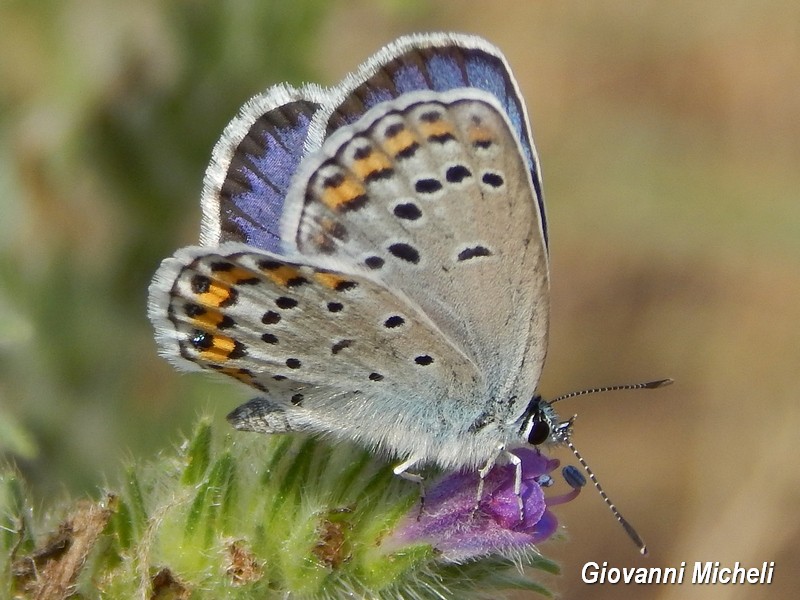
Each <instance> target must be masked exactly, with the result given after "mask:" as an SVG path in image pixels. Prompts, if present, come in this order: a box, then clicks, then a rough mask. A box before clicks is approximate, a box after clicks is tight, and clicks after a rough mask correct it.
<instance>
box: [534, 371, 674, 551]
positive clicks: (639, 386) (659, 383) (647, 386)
mask: <svg viewBox="0 0 800 600" xmlns="http://www.w3.org/2000/svg"><path fill="white" fill-rule="evenodd" d="M672 382H673V380H672V379H658V380H656V381H646V382H644V383H628V384H623V385H610V386H607V387H598V388H591V389H588V390H581V391H580V392H570V393H569V394H564V395H563V396H559V397H558V398H555V399H554V400H550V401H549V402H548V404H555V403H556V402H560V401H561V400H567V399H568V398H575V397H576V396H586V395H587V394H600V393H602V392H616V391H619V390H654V389H657V388H661V387H664V386H667V385H670V384H671V383H672ZM574 419H575V417H572V419H570V420H569V421H567V422H565V423H564V424H563V425H562V429H563V432H564V434H565V435H564V436H563V437H562V440H563V442H564V443H565V444H566V445H567V447H568V448H569V449H570V450H571V451H572V454H574V455H575V458H577V459H578V462H579V463H581V466H582V467H583V470H584V471H586V474H587V475H589V479H591V480H592V484H593V485H594V487H595V489H596V490H597V492H598V493H599V494H600V497H601V498H602V499H603V502H605V503H606V505H607V506H608V508H609V509H610V510H611V513H612V514H613V515H614V518H615V519H616V520H617V522H618V523H619V524H620V525H622V528H623V529H624V530H625V533H627V534H628V537H629V538H631V540H632V541H633V543H634V544H636V547H637V548H639V552H640V553H641V554H642V555H643V556H644V555H647V545H646V544H645V543H644V540H643V539H642V538H641V536H640V535H639V534H638V533H636V530H635V529H634V528H633V525H631V524H630V523H628V521H627V519H625V517H623V516H622V513H620V512H619V509H618V508H617V507H616V505H615V504H614V503H613V502H611V498H609V497H608V494H606V492H605V490H604V489H603V486H601V485H600V482H599V481H598V480H597V477H595V475H594V472H593V471H592V469H591V468H590V467H589V465H588V464H587V463H586V461H585V460H584V459H583V456H581V454H580V452H578V449H577V448H575V445H574V444H573V443H572V440H571V439H570V438H569V431H570V430H571V428H572V422H573V421H574ZM574 483H576V484H577V483H578V482H577V481H576V482H574ZM571 485H572V484H571ZM573 487H574V486H573Z"/></svg>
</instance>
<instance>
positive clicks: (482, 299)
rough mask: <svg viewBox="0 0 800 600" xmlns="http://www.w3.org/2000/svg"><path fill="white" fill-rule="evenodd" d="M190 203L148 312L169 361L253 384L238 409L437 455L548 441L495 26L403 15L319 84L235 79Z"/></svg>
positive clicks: (542, 316)
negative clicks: (352, 67) (235, 99)
mask: <svg viewBox="0 0 800 600" xmlns="http://www.w3.org/2000/svg"><path fill="white" fill-rule="evenodd" d="M203 209H204V220H203V231H202V235H201V241H202V242H203V245H202V246H195V247H188V248H184V249H182V250H179V251H178V252H176V253H175V255H174V256H173V257H171V258H168V259H166V260H165V261H164V262H163V263H162V265H161V267H160V268H159V270H158V272H157V273H156V276H155V278H154V280H153V284H152V285H151V288H150V302H149V315H150V318H151V320H152V321H153V323H154V326H155V329H156V336H157V340H158V343H159V346H160V349H161V353H162V354H163V355H164V356H166V357H167V358H168V359H169V360H170V361H172V362H173V363H174V364H176V365H177V366H178V367H180V368H184V369H190V370H197V369H203V370H208V371H216V372H219V373H222V374H224V375H227V376H229V377H232V378H234V379H237V380H239V381H241V382H242V383H244V384H246V385H247V386H249V387H250V388H251V389H254V390H255V391H256V392H257V393H258V397H257V398H255V399H254V400H251V401H250V402H248V403H246V404H244V405H242V406H241V407H239V408H238V409H236V410H235V411H234V412H233V413H231V415H230V416H229V420H230V421H231V422H232V423H233V425H234V426H235V427H237V428H239V429H247V430H252V431H260V432H264V433H285V432H302V433H312V434H318V435H324V436H331V437H333V438H337V439H346V440H352V441H356V442H358V443H361V444H363V445H365V446H368V447H370V448H373V449H376V450H379V451H382V452H385V453H387V454H389V455H391V456H394V457H397V458H398V459H402V460H404V461H405V462H406V463H408V464H412V463H420V464H421V463H431V464H436V465H438V466H440V467H442V468H445V469H455V468H466V467H469V468H482V467H485V466H486V465H491V464H492V463H493V461H494V460H495V459H496V458H497V457H498V456H500V455H501V454H503V453H504V452H505V451H506V449H507V448H510V447H513V446H516V445H520V444H525V443H527V442H528V440H529V438H530V435H531V432H532V428H533V425H534V423H545V424H546V425H547V430H548V432H550V431H552V432H554V435H553V436H551V435H549V433H548V435H547V436H545V440H549V441H560V440H559V439H556V437H554V436H555V432H557V431H558V424H559V422H558V418H557V417H556V416H555V414H554V413H553V412H552V410H549V407H547V405H546V403H543V402H541V400H540V399H539V398H538V396H536V395H535V394H536V386H537V383H538V380H539V377H540V374H541V369H542V365H543V362H544V358H545V354H546V347H547V330H548V320H549V270H548V257H547V241H546V223H545V220H544V212H543V203H542V198H541V184H540V181H539V169H538V163H537V159H536V154H535V150H534V146H533V143H532V140H531V138H530V132H529V128H528V124H527V117H526V116H525V110H524V105H523V104H522V102H521V100H520V99H519V96H518V93H517V89H516V84H515V83H514V80H513V78H512V77H511V74H510V72H509V70H508V68H507V66H506V64H505V60H504V59H503V58H502V55H500V54H499V51H497V50H496V49H494V48H493V47H492V46H490V45H488V44H486V43H485V42H483V41H482V40H478V39H477V38H472V37H468V36H454V35H438V34H431V35H430V36H416V37H410V38H406V39H403V40H400V41H399V42H397V43H395V44H393V45H392V46H390V47H389V48H388V49H386V50H384V51H382V52H381V53H379V54H378V55H377V56H376V57H375V58H373V59H372V60H371V61H368V62H367V63H366V64H365V65H364V66H362V67H361V68H360V69H359V70H358V71H357V72H356V73H355V74H354V75H352V76H350V77H349V78H348V79H346V80H345V82H344V83H343V84H342V85H341V86H339V87H337V88H334V89H333V90H327V91H326V90H324V89H322V88H319V87H316V86H307V87H305V88H302V89H301V90H295V89H294V88H290V87H288V86H280V87H278V88H274V89H273V90H272V91H270V92H268V93H267V94H265V95H263V96H260V97H258V98H256V99H254V100H252V101H251V102H250V103H248V104H247V105H246V106H245V108H244V109H243V111H242V113H241V114H240V115H239V117H237V119H234V121H233V122H232V123H231V125H229V127H228V128H227V129H226V133H225V135H224V136H223V140H222V141H221V142H220V143H219V144H218V146H217V148H215V151H214V157H213V160H212V165H211V167H210V168H209V171H208V173H207V176H206V185H205V188H204V196H203ZM562 433H563V430H562ZM545 440H543V441H545Z"/></svg>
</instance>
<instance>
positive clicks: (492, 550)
mask: <svg viewBox="0 0 800 600" xmlns="http://www.w3.org/2000/svg"><path fill="white" fill-rule="evenodd" d="M513 453H514V454H516V455H517V456H518V457H519V458H520V460H521V461H522V463H521V465H522V487H521V490H520V496H521V498H522V506H523V510H522V518H521V519H520V510H519V500H518V498H517V495H516V494H515V493H514V476H515V467H514V465H511V464H507V465H501V466H495V467H494V468H493V469H492V470H491V471H490V472H489V474H488V475H487V476H486V479H485V480H484V490H483V497H482V498H481V501H480V504H479V505H478V508H477V510H476V509H475V500H476V494H477V490H478V481H479V479H478V474H477V472H475V471H469V472H467V471H460V472H457V473H453V474H451V475H448V476H446V477H444V478H443V479H441V480H440V481H439V482H438V483H437V484H436V485H435V486H434V487H433V489H431V490H430V491H428V492H427V494H426V496H425V505H424V508H423V510H422V513H421V514H419V513H418V511H417V510H416V509H414V510H412V511H411V513H410V514H409V515H407V516H406V517H405V518H404V519H403V521H401V522H400V524H399V526H398V527H397V529H396V530H395V531H394V532H393V533H392V534H391V536H390V538H389V539H388V540H386V541H385V544H386V546H388V547H389V548H391V549H398V548H400V547H402V546H408V545H413V544H430V545H431V546H433V548H434V549H435V550H436V551H437V552H438V553H439V555H440V558H441V559H442V560H444V561H446V562H464V561H467V560H470V559H474V558H478V557H481V556H485V555H487V554H505V555H507V554H513V552H514V551H515V550H522V549H525V548H527V547H530V546H531V545H533V544H537V543H539V542H542V541H544V540H546V539H547V538H548V537H550V536H551V535H552V534H553V533H554V532H555V530H556V528H557V527H558V520H557V519H556V517H555V515H554V514H553V513H552V512H551V511H550V510H548V508H549V507H550V506H554V505H556V504H562V503H564V502H569V501H570V500H572V499H574V498H575V497H577V495H578V494H579V493H580V488H577V489H573V490H572V491H571V492H569V493H567V494H563V495H561V496H555V497H551V498H545V495H544V490H543V489H542V486H543V484H544V482H546V481H548V480H549V475H548V473H550V472H551V471H552V470H553V469H555V468H556V467H557V466H558V464H559V462H558V460H555V459H550V458H547V457H546V456H544V455H543V454H541V453H540V452H539V451H537V450H533V449H530V448H517V449H515V450H513Z"/></svg>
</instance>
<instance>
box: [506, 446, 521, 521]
mask: <svg viewBox="0 0 800 600" xmlns="http://www.w3.org/2000/svg"><path fill="white" fill-rule="evenodd" d="M503 452H504V453H505V457H506V459H507V460H508V462H509V463H511V464H512V465H514V495H515V496H516V497H517V506H518V507H519V520H520V521H522V520H523V519H524V518H525V514H524V510H525V505H524V504H523V502H522V461H521V460H520V458H519V456H517V455H516V454H514V453H513V452H509V451H508V450H504V451H503Z"/></svg>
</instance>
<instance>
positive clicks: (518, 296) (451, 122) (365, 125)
mask: <svg viewBox="0 0 800 600" xmlns="http://www.w3.org/2000/svg"><path fill="white" fill-rule="evenodd" d="M534 198H535V190H534V189H533V187H532V184H531V180H530V176H529V173H528V169H527V166H526V163H525V160H524V158H523V153H522V151H521V150H520V147H519V144H518V142H517V140H516V138H515V136H514V134H513V132H512V131H511V128H510V126H509V123H508V120H507V119H506V118H505V117H504V116H503V113H502V110H501V109H500V107H499V106H498V103H497V101H496V100H495V99H494V98H493V97H492V96H491V95H489V94H487V93H485V92H480V91H476V90H453V91H451V92H444V93H435V92H415V93H410V94H406V95H405V96H403V97H402V98H401V99H399V100H397V101H393V102H384V103H383V104H380V105H379V106H377V107H376V108H375V109H373V110H372V111H370V112H368V113H367V114H366V115H365V116H364V117H363V118H362V119H360V120H359V121H358V122H356V123H355V124H353V125H349V126H346V127H342V128H340V129H339V130H337V131H336V132H335V133H334V134H333V135H332V136H331V137H330V138H329V139H328V140H327V141H326V142H325V144H324V145H323V148H322V149H321V150H320V151H318V152H316V153H315V154H314V155H313V156H310V157H309V159H308V160H307V161H305V162H304V164H303V166H302V168H301V171H300V172H299V174H298V176H297V179H296V181H295V183H294V185H293V187H292V189H291V190H290V194H289V197H288V198H287V205H286V210H285V213H284V222H283V225H282V236H283V237H284V239H285V240H287V243H289V244H290V242H291V236H292V235H293V236H294V248H290V250H289V251H290V252H296V253H297V254H299V255H302V256H309V257H325V258H332V259H335V260H336V261H337V262H339V263H341V264H350V265H351V268H352V269H353V270H364V271H368V272H370V273H371V274H372V275H373V276H374V277H375V278H376V279H378V280H379V281H381V282H382V283H383V284H385V285H386V286H387V287H389V288H390V289H398V290H401V291H402V293H403V294H405V295H406V296H408V297H409V298H410V299H411V300H412V301H413V302H414V304H415V305H417V306H419V307H420V308H421V309H422V311H423V312H424V314H425V315H427V316H428V317H429V318H430V319H431V321H432V322H433V323H435V325H436V327H437V328H438V329H439V330H440V331H442V332H443V333H444V334H445V336H446V337H447V339H448V340H451V343H453V344H455V345H457V346H458V347H459V348H460V350H461V351H462V352H463V353H464V354H466V355H467V356H469V357H470V359H471V360H472V361H473V362H474V363H475V364H477V365H479V367H480V369H481V370H482V371H483V372H486V373H487V374H488V376H489V377H491V378H492V379H491V383H490V389H489V390H488V393H489V397H488V398H487V399H486V400H487V402H488V403H490V404H492V403H494V404H497V403H502V400H497V399H500V398H509V397H513V396H515V395H517V394H531V393H532V392H533V390H534V388H535V385H536V382H537V381H538V378H539V374H540V371H541V365H542V362H543V361H544V352H545V348H546V341H547V340H546V336H547V323H548V311H549V306H548V285H549V282H548V266H547V253H546V247H545V242H544V234H543V230H542V222H541V219H540V213H539V211H538V208H537V203H536V202H535V199H534ZM523 364H524V368H523Z"/></svg>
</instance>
